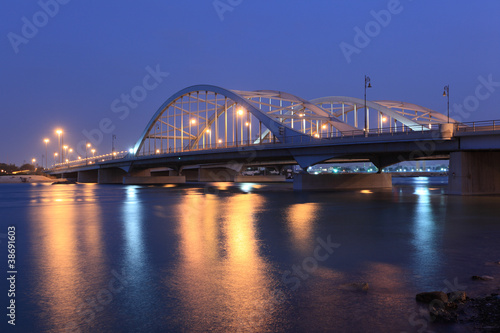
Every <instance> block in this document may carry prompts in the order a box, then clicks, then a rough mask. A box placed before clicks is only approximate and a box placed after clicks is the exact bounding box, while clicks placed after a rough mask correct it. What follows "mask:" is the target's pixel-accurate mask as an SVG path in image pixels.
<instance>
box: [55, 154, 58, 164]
mask: <svg viewBox="0 0 500 333" xmlns="http://www.w3.org/2000/svg"><path fill="white" fill-rule="evenodd" d="M57 156H59V154H58V153H54V164H56V163H57Z"/></svg>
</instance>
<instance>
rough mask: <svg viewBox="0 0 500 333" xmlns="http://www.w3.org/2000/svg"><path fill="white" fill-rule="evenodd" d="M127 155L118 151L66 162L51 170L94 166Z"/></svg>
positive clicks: (57, 164) (125, 152) (126, 152)
mask: <svg viewBox="0 0 500 333" xmlns="http://www.w3.org/2000/svg"><path fill="white" fill-rule="evenodd" d="M127 154H128V151H119V152H114V153H109V154H104V155H99V156H93V157H87V158H82V159H78V160H73V161H68V162H64V163H56V164H54V166H53V167H52V168H53V169H64V168H71V167H77V166H84V165H92V164H96V163H99V162H105V161H110V160H116V159H120V158H123V157H125V156H126V155H127Z"/></svg>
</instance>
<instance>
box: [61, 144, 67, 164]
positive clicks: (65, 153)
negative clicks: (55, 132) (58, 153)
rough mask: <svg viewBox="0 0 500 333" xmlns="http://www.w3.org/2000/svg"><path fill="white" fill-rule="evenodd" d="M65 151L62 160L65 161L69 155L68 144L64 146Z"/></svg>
mask: <svg viewBox="0 0 500 333" xmlns="http://www.w3.org/2000/svg"><path fill="white" fill-rule="evenodd" d="M63 148H64V152H63V156H62V160H63V161H64V159H65V157H68V146H63Z"/></svg>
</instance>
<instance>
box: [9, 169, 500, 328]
mask: <svg viewBox="0 0 500 333" xmlns="http://www.w3.org/2000/svg"><path fill="white" fill-rule="evenodd" d="M445 183H446V181H445V179H440V178H404V179H403V178H401V179H395V185H394V187H393V189H392V190H383V191H370V190H363V191H356V192H294V191H292V190H291V188H290V184H269V185H262V184H232V183H219V184H215V183H214V184H209V185H207V186H205V187H203V186H198V187H197V186H173V185H170V186H165V187H159V186H156V187H148V186H121V185H108V186H105V185H92V184H79V185H53V186H52V185H46V184H3V185H0V216H1V229H0V241H1V243H0V247H1V248H2V251H1V253H4V256H5V259H2V262H3V264H2V266H1V267H2V269H3V271H4V274H7V273H6V271H7V267H6V259H7V258H6V248H7V242H6V238H5V234H6V233H7V226H8V225H14V226H15V227H16V246H17V252H16V265H17V267H16V268H17V270H18V273H17V280H16V297H15V300H16V326H15V329H13V327H12V326H11V325H8V324H7V319H8V318H7V317H6V313H7V310H4V312H5V314H2V318H3V320H2V323H1V324H0V328H2V330H1V332H4V331H19V332H78V331H81V332H169V331H172V332H202V331H214V332H276V331H278V332H290V331H297V332H300V331H301V332H324V331H332V332H401V331H407V332H417V331H419V330H420V331H424V330H428V331H436V332H440V331H452V332H462V331H467V328H465V327H462V326H460V325H455V326H444V325H438V324H434V323H432V322H431V321H430V319H429V318H428V317H426V315H425V307H423V306H422V305H420V304H417V303H416V302H415V294H416V293H417V292H420V291H430V290H445V289H446V290H448V291H449V290H450V289H451V288H457V289H465V290H466V291H467V292H468V293H471V294H474V293H481V292H483V291H487V290H488V288H490V286H488V285H487V284H486V283H478V282H476V281H471V279H470V277H471V275H492V276H494V277H495V278H496V279H497V281H498V279H500V265H494V264H493V262H497V261H499V260H500V242H499V241H498V240H499V239H500V221H499V220H500V219H499V211H500V210H499V207H500V197H498V196H496V197H495V196H482V197H459V196H447V195H445V194H444V192H445ZM325 244H327V245H325ZM328 244H329V245H328ZM364 282H366V283H368V285H369V289H368V290H367V291H363V290H357V289H359V288H358V286H357V285H353V283H355V284H356V283H364ZM0 287H1V288H2V289H1V292H0V294H1V295H2V296H1V297H0V300H1V301H2V308H3V309H5V307H6V306H7V305H8V303H7V302H8V298H7V296H6V291H7V290H8V285H7V283H6V282H5V280H4V281H3V282H2V284H1V285H0Z"/></svg>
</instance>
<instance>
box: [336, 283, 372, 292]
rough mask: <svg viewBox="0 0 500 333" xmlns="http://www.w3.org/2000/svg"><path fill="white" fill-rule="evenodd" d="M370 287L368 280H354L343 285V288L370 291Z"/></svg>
mask: <svg viewBox="0 0 500 333" xmlns="http://www.w3.org/2000/svg"><path fill="white" fill-rule="evenodd" d="M369 287H370V286H369V285H368V283H366V282H353V283H346V284H343V285H341V288H342V289H344V290H352V291H368V288H369Z"/></svg>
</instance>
